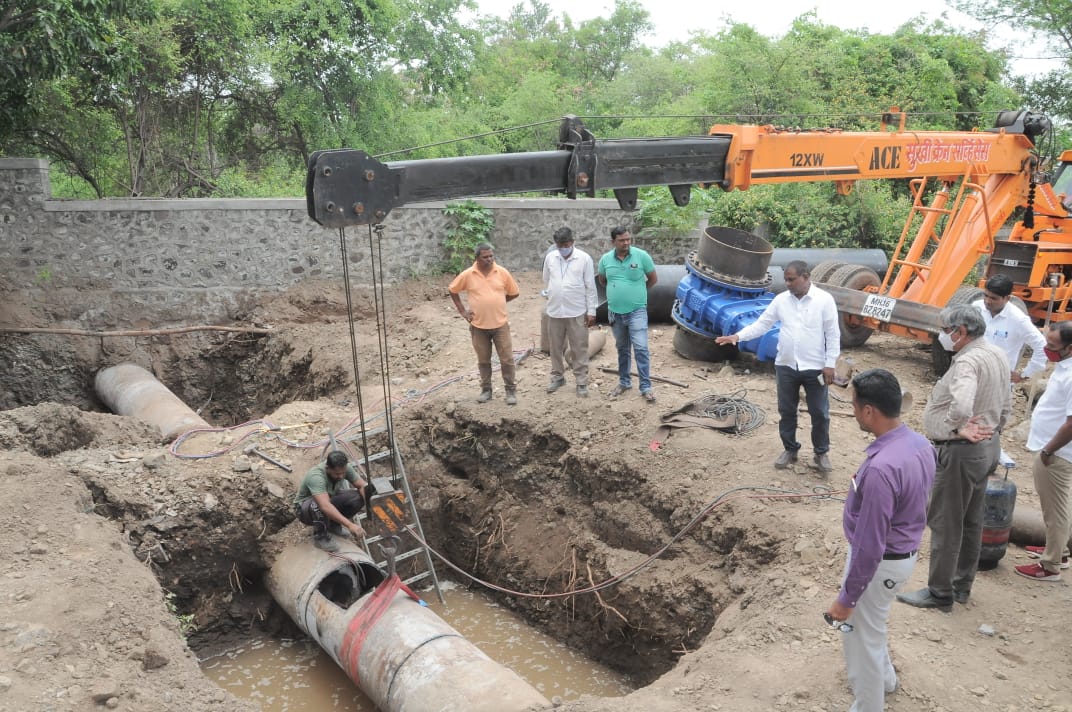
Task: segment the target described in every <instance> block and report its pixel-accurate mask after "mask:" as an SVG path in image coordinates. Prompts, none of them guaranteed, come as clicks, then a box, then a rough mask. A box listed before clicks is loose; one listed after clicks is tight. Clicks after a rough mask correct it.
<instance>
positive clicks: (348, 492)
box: [294, 450, 375, 551]
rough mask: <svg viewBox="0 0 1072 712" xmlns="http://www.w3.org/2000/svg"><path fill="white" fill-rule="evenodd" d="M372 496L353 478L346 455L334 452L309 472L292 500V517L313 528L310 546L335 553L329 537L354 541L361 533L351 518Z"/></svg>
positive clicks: (335, 545) (369, 488)
mask: <svg viewBox="0 0 1072 712" xmlns="http://www.w3.org/2000/svg"><path fill="white" fill-rule="evenodd" d="M374 494H375V489H374V488H373V485H372V484H371V483H368V482H366V481H365V480H364V478H362V477H361V476H360V475H359V474H357V469H356V468H355V467H354V466H353V464H352V463H351V462H350V460H349V458H348V457H347V456H346V453H344V452H342V451H340V450H334V451H332V452H331V453H329V454H328V456H327V459H326V460H324V461H323V462H321V463H319V464H317V465H314V466H313V467H311V468H309V471H308V472H306V473H305V477H303V478H302V481H301V484H300V485H299V486H298V493H297V494H296V495H295V497H294V514H295V516H297V518H298V520H299V521H300V522H301V523H302V524H305V525H307V526H311V527H312V528H313V545H314V546H316V548H318V549H323V550H324V551H338V549H339V545H338V543H336V542H335V540H333V539H332V538H331V535H332V534H336V535H338V536H345V535H346V532H347V531H349V532H350V534H352V535H353V536H354V537H355V538H356V537H363V536H364V535H365V530H364V529H362V528H361V525H360V524H358V523H357V522H355V521H354V517H356V516H357V513H358V512H360V511H361V508H362V507H364V506H365V503H366V502H368V499H369V497H371V496H372V495H374Z"/></svg>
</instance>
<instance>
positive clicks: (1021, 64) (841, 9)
mask: <svg viewBox="0 0 1072 712" xmlns="http://www.w3.org/2000/svg"><path fill="white" fill-rule="evenodd" d="M476 1H477V4H478V6H479V7H480V12H481V13H483V14H485V15H498V16H500V17H506V16H507V15H509V14H510V10H511V8H513V7H514V6H515V5H517V4H518V2H520V0H476ZM543 1H544V2H546V3H547V4H548V5H549V6H550V7H551V9H552V11H553V12H554V13H555V14H557V15H562V14H563V13H566V14H568V15H569V16H570V18H571V19H572V20H574V22H579V21H582V20H589V19H591V18H593V17H598V16H600V15H609V14H610V13H611V11H612V10H613V7H614V1H613V0H586V1H585V2H576V0H573V1H572V2H571V1H569V0H543ZM640 4H641V5H643V6H644V7H645V9H647V11H648V14H649V15H650V17H651V22H652V24H654V25H655V34H654V35H653V36H651V37H648V38H646V43H647V44H648V45H650V46H652V47H660V46H663V45H665V44H667V43H668V42H671V41H674V40H686V39H688V36H689V32H690V31H692V30H703V31H705V32H708V33H714V32H717V31H718V30H719V29H720V28H721V27H723V26H724V23H725V20H726V19H727V18H729V19H732V20H734V21H736V22H744V23H747V24H749V25H752V26H753V27H755V28H756V29H757V30H759V32H760V33H761V34H764V35H767V36H769V37H774V36H780V35H783V34H785V32H786V31H787V30H788V29H789V25H790V23H792V21H793V20H794V19H795V18H797V17H799V16H800V15H802V14H804V13H806V12H808V11H810V10H815V11H816V12H817V14H818V17H819V20H820V21H821V22H823V23H825V24H828V25H835V26H837V27H840V28H842V29H866V30H867V31H869V32H872V33H877V34H885V33H889V32H893V30H895V29H896V28H897V27H898V26H900V25H901V24H903V23H905V22H907V21H908V20H910V19H912V18H913V17H917V16H919V15H922V16H924V17H925V18H926V19H928V20H934V19H939V18H940V17H942V15H943V13H944V14H945V19H946V21H947V22H948V23H949V24H950V25H953V26H954V27H961V28H971V29H977V28H978V27H979V25H978V23H976V22H974V21H973V20H972V19H971V18H969V17H968V16H966V15H962V14H960V13H958V12H956V11H955V10H953V9H951V8H949V7H947V6H946V5H945V3H944V2H943V1H942V0H886V1H885V2H868V0H811V2H809V1H808V0H755V1H753V2H735V3H724V2H718V1H717V0H707V1H706V2H704V0H640ZM1010 38H1011V33H1006V34H1003V36H1002V38H1001V42H1003V43H1006V44H1010V45H1011V44H1014V43H1013V41H1012V40H1011V39H1010ZM1024 41H1025V40H1024V39H1023V38H1021V39H1020V40H1019V42H1017V43H1016V44H1018V45H1020V46H1023V43H1024ZM1021 54H1024V55H1025V58H1018V59H1016V60H1014V63H1013V71H1014V72H1015V73H1017V74H1025V75H1026V74H1034V73H1042V72H1045V71H1048V70H1049V69H1052V68H1056V67H1057V66H1059V65H1058V64H1057V63H1055V62H1053V61H1039V60H1031V59H1028V58H1026V57H1033V56H1039V55H1042V54H1044V50H1043V49H1041V48H1030V49H1028V50H1027V51H1024V52H1022V53H1021Z"/></svg>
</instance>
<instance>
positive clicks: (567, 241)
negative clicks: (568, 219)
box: [543, 227, 596, 398]
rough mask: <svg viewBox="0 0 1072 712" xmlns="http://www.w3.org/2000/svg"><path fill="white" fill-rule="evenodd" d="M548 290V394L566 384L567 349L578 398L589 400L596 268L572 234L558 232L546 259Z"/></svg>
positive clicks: (563, 228)
mask: <svg viewBox="0 0 1072 712" xmlns="http://www.w3.org/2000/svg"><path fill="white" fill-rule="evenodd" d="M543 283H544V286H545V288H546V289H547V340H548V343H549V346H550V350H551V381H550V382H549V383H548V384H547V392H548V393H554V392H555V391H557V390H558V389H559V388H561V387H562V386H564V385H566V377H565V371H566V347H567V346H568V347H569V360H570V363H569V367H570V370H571V371H573V378H574V380H576V382H577V396H578V397H579V398H586V397H588V329H589V328H590V327H592V326H595V323H596V276H595V265H594V264H593V262H592V258H591V256H589V255H588V253H586V252H584V251H582V250H578V249H575V248H574V247H573V231H572V230H570V229H569V228H568V227H561V228H559V229H558V230H556V231H555V249H553V250H551V251H549V252H548V253H547V256H546V257H544V260H543Z"/></svg>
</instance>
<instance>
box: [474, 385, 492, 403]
mask: <svg viewBox="0 0 1072 712" xmlns="http://www.w3.org/2000/svg"><path fill="white" fill-rule="evenodd" d="M489 400H491V389H490V388H486V389H484V390H482V391H480V395H478V396H477V397H476V402H477V403H487V402H488V401H489Z"/></svg>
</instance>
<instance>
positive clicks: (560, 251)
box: [558, 247, 573, 259]
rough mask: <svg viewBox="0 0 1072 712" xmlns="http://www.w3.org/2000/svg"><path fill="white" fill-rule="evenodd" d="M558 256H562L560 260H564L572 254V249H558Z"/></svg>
mask: <svg viewBox="0 0 1072 712" xmlns="http://www.w3.org/2000/svg"><path fill="white" fill-rule="evenodd" d="M558 254H560V255H562V259H566V258H567V257H569V256H570V255H572V254H573V248H572V247H560V248H558Z"/></svg>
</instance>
